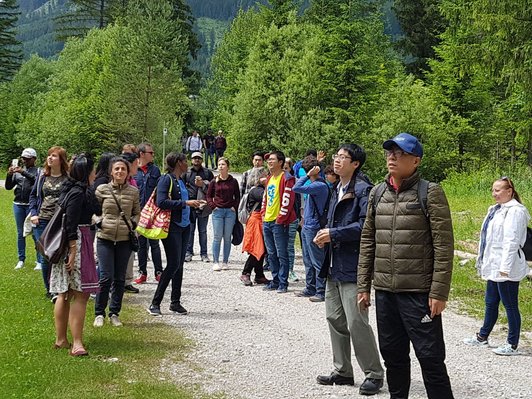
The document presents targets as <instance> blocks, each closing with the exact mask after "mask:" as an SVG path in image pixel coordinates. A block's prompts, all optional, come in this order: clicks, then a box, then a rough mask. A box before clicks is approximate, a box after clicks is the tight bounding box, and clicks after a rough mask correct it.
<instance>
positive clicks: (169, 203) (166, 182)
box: [155, 173, 187, 232]
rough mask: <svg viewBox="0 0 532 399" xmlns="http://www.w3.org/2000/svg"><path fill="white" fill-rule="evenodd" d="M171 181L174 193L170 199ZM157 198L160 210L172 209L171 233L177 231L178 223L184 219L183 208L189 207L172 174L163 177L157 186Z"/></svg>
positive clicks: (156, 201)
mask: <svg viewBox="0 0 532 399" xmlns="http://www.w3.org/2000/svg"><path fill="white" fill-rule="evenodd" d="M171 180H173V182H172V192H171V193H170V198H168V194H169V191H170V181H171ZM156 196H157V198H156V200H155V203H156V204H157V206H158V207H159V208H161V209H170V210H171V211H172V214H171V221H170V231H171V232H173V231H177V230H176V228H177V227H178V223H181V220H182V219H183V217H182V216H183V208H185V207H186V206H187V203H186V201H183V200H182V196H181V189H180V188H179V182H178V181H177V178H176V177H175V176H173V175H171V174H170V173H167V174H165V175H164V176H163V177H161V179H160V180H159V183H158V184H157V193H156Z"/></svg>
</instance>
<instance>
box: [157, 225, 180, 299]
mask: <svg viewBox="0 0 532 399" xmlns="http://www.w3.org/2000/svg"><path fill="white" fill-rule="evenodd" d="M173 229H175V227H174V228H173ZM178 229H179V230H176V231H170V232H169V233H168V237H166V238H165V239H163V240H162V242H163V246H164V252H165V254H166V267H165V268H164V271H163V274H161V279H160V280H159V284H158V285H157V289H156V290H155V294H154V295H153V300H152V301H151V302H152V304H153V305H156V306H161V302H162V301H163V297H164V292H165V291H166V288H168V284H170V280H171V281H172V293H171V296H170V301H171V304H172V305H178V304H179V303H180V301H181V285H182V283H183V264H184V263H185V248H186V247H187V242H188V237H189V235H190V226H187V227H179V228H178Z"/></svg>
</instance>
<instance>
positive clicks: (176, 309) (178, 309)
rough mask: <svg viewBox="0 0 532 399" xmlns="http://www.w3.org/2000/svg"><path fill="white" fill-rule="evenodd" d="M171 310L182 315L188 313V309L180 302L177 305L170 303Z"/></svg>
mask: <svg viewBox="0 0 532 399" xmlns="http://www.w3.org/2000/svg"><path fill="white" fill-rule="evenodd" d="M170 312H174V313H177V314H180V315H186V314H188V310H186V309H185V308H184V307H183V306H181V304H180V303H178V304H177V305H170Z"/></svg>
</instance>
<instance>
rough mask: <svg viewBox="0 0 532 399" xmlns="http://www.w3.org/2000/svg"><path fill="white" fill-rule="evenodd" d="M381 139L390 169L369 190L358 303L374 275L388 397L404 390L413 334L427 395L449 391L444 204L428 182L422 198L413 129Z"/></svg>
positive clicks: (447, 218) (366, 300)
mask: <svg viewBox="0 0 532 399" xmlns="http://www.w3.org/2000/svg"><path fill="white" fill-rule="evenodd" d="M383 147H384V149H385V157H386V165H387V167H388V175H387V176H386V180H385V182H384V183H381V185H379V186H380V187H382V190H383V191H381V189H380V188H379V186H377V187H376V188H375V189H374V190H373V191H372V193H371V194H370V199H369V202H370V206H369V210H368V215H367V218H366V223H365V224H364V229H363V231H362V239H361V243H360V262H359V265H358V289H359V294H358V301H359V302H360V304H361V307H364V308H367V307H368V306H369V305H370V289H371V283H372V279H373V285H374V287H375V303H376V314H377V327H378V335H379V347H380V351H381V355H382V357H383V359H384V364H385V366H386V379H387V381H388V389H389V391H390V397H391V398H408V394H409V389H410V357H409V352H410V342H412V345H413V347H414V351H415V353H416V356H417V358H418V360H419V363H420V366H421V371H422V374H423V382H424V384H425V389H426V391H427V396H428V398H439V399H440V398H441V399H443V398H445V399H450V398H452V397H453V393H452V391H451V384H450V382H449V376H448V374H447V369H446V367H445V344H444V341H443V330H442V320H441V313H442V311H443V310H444V309H445V305H446V303H447V297H448V295H449V289H450V283H451V273H452V267H453V249H454V246H453V229H452V223H451V213H450V210H449V205H448V203H447V199H446V197H445V194H444V192H443V190H442V189H441V188H440V186H438V185H437V184H434V183H430V184H428V191H427V195H426V204H423V202H424V199H423V198H420V197H422V195H421V194H422V193H421V190H418V185H425V183H426V181H422V180H421V179H420V176H419V173H418V171H417V169H418V166H419V164H420V162H421V158H422V157H423V147H422V146H421V143H420V142H419V141H418V139H417V138H416V137H414V136H412V135H410V134H408V133H400V134H399V135H397V136H395V137H394V138H393V139H391V140H387V141H385V142H384V144H383ZM382 184H384V186H382ZM379 192H380V193H382V195H381V196H380V199H379V198H378V197H379V194H378V193H379ZM374 196H375V199H376V200H375V201H374V200H373V197H374ZM372 205H373V206H372Z"/></svg>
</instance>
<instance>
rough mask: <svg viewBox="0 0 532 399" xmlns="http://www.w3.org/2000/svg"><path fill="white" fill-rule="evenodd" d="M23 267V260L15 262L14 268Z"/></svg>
mask: <svg viewBox="0 0 532 399" xmlns="http://www.w3.org/2000/svg"><path fill="white" fill-rule="evenodd" d="M23 267H24V261H23V260H19V261H18V262H17V265H16V266H15V270H18V269H22V268H23Z"/></svg>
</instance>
